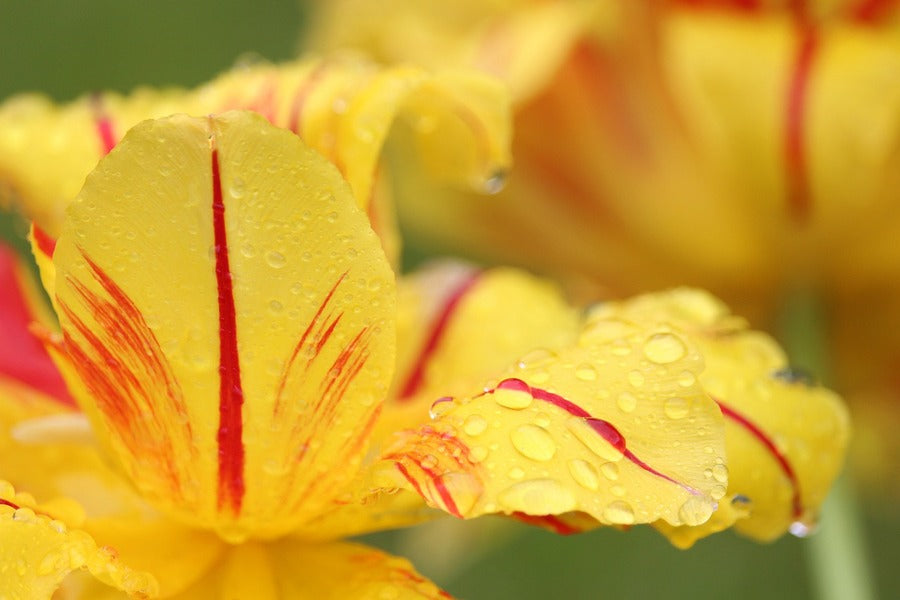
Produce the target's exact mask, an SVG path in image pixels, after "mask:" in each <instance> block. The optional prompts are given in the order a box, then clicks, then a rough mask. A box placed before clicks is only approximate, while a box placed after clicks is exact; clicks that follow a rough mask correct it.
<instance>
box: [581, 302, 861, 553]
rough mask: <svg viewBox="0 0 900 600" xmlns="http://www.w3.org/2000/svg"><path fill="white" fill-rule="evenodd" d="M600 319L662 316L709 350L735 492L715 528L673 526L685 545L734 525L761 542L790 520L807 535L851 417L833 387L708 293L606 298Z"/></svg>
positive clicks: (718, 472)
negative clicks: (814, 378) (802, 370)
mask: <svg viewBox="0 0 900 600" xmlns="http://www.w3.org/2000/svg"><path fill="white" fill-rule="evenodd" d="M592 316H593V317H594V318H600V319H609V318H613V317H619V318H625V319H641V320H650V321H653V320H656V321H658V322H665V323H669V324H672V325H673V326H675V327H678V328H680V329H682V330H684V331H686V332H688V333H689V334H690V335H691V336H692V337H693V338H694V339H695V340H696V342H697V345H698V347H699V348H700V350H701V352H702V353H703V356H704V357H705V358H706V364H707V367H706V370H705V371H704V372H703V373H702V374H701V375H700V383H701V384H702V385H703V388H704V389H705V390H706V391H707V392H709V393H710V394H711V395H712V396H713V397H714V398H715V399H716V401H717V402H718V404H719V406H720V408H721V410H722V414H723V415H724V417H725V424H726V425H725V436H726V437H725V447H726V451H727V454H728V468H727V470H726V469H724V467H723V466H718V467H716V468H714V469H713V470H711V471H710V472H709V474H708V475H709V477H710V478H711V479H713V480H723V481H724V479H725V478H727V479H728V482H729V483H728V496H727V497H726V498H724V499H723V500H722V501H721V502H720V510H725V511H727V512H726V513H725V514H724V515H717V516H716V517H715V519H713V520H712V521H711V524H710V525H709V527H699V528H682V529H681V530H673V529H672V528H670V527H667V526H665V525H663V526H662V529H663V530H664V532H666V533H667V535H669V536H670V538H671V539H672V541H673V542H674V543H676V544H677V545H679V546H689V545H691V544H692V543H693V542H694V541H695V540H696V539H699V538H700V537H703V536H705V535H708V534H709V533H712V532H714V531H718V530H720V529H722V528H724V527H727V526H730V525H731V524H732V523H734V526H735V528H736V529H737V530H738V531H740V532H742V533H745V534H746V535H749V536H751V537H754V538H756V539H759V540H764V541H768V540H772V539H775V538H776V537H778V536H780V535H782V534H783V533H785V532H786V531H787V530H788V529H789V528H790V530H791V531H793V532H794V533H796V534H799V535H802V534H804V533H806V532H807V531H808V530H810V529H811V528H812V527H813V525H814V523H815V520H816V515H817V513H818V509H819V506H821V503H822V501H823V500H824V499H825V495H826V494H827V492H828V489H829V488H830V486H831V484H832V482H833V481H834V479H835V477H837V474H838V473H839V472H840V469H841V465H842V464H843V459H844V453H845V450H846V446H847V442H848V437H849V419H848V415H847V411H846V409H845V408H844V406H843V404H842V403H841V401H840V399H839V398H838V397H837V395H835V394H834V393H833V392H831V391H829V390H827V389H825V388H822V387H818V386H815V385H812V384H811V383H810V382H809V381H808V380H806V379H805V378H803V377H801V376H798V375H797V374H796V372H794V371H792V370H791V369H789V368H788V367H787V363H786V359H785V356H784V353H783V352H782V351H781V349H780V348H779V347H778V345H777V344H776V343H775V342H774V341H773V340H772V339H771V338H770V337H769V336H767V335H765V334H763V333H760V332H757V331H749V330H747V328H746V324H745V323H744V322H743V320H741V319H738V318H736V317H734V316H732V315H730V314H729V312H728V309H727V308H726V307H725V306H724V305H723V304H722V303H721V302H719V301H718V300H716V299H714V298H712V297H711V296H709V295H708V294H706V293H704V292H700V291H697V290H688V289H680V290H673V291H671V292H668V293H663V294H655V295H647V296H641V297H638V298H635V299H633V300H631V301H629V302H625V303H621V304H617V303H607V304H604V305H602V306H600V307H599V308H597V309H596V310H595V311H594V313H593V315H592Z"/></svg>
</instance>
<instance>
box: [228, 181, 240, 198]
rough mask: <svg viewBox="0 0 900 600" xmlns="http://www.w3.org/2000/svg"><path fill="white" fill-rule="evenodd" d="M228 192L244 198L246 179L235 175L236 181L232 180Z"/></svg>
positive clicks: (232, 195) (234, 196) (235, 196)
mask: <svg viewBox="0 0 900 600" xmlns="http://www.w3.org/2000/svg"><path fill="white" fill-rule="evenodd" d="M228 192H229V193H230V194H231V197H232V198H235V199H237V198H242V197H243V196H244V180H243V179H241V178H240V177H235V178H234V181H232V182H231V187H230V188H229V189H228Z"/></svg>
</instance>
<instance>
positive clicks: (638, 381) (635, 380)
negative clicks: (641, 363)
mask: <svg viewBox="0 0 900 600" xmlns="http://www.w3.org/2000/svg"><path fill="white" fill-rule="evenodd" d="M628 383H630V384H631V385H632V387H636V388H637V387H641V386H642V385H644V374H643V373H641V372H640V371H638V370H637V369H634V370H632V371H629V372H628Z"/></svg>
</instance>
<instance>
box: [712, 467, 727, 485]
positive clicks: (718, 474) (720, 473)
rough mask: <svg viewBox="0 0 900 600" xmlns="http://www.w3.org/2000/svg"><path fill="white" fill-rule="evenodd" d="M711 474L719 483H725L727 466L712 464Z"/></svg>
mask: <svg viewBox="0 0 900 600" xmlns="http://www.w3.org/2000/svg"><path fill="white" fill-rule="evenodd" d="M712 476H713V478H714V479H715V480H716V481H718V482H719V483H726V482H727V481H728V467H726V466H725V465H714V466H713V468H712Z"/></svg>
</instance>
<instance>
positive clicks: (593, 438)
mask: <svg viewBox="0 0 900 600" xmlns="http://www.w3.org/2000/svg"><path fill="white" fill-rule="evenodd" d="M566 427H567V428H568V429H569V431H570V432H571V433H572V435H574V436H575V438H576V439H577V440H578V441H579V442H581V443H582V444H584V445H585V447H586V448H587V449H588V450H590V451H591V452H593V453H594V454H596V455H597V456H599V457H600V458H602V459H604V460H608V461H613V462H615V461H619V460H622V456H623V453H622V451H621V450H619V449H618V448H616V447H615V446H613V445H612V444H610V443H609V442H608V441H606V440H605V439H604V438H603V437H602V436H600V435H598V434H597V431H596V430H594V428H593V427H591V426H590V424H588V423H587V422H586V421H585V419H583V418H581V417H572V418H571V419H569V420H568V421H566Z"/></svg>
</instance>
